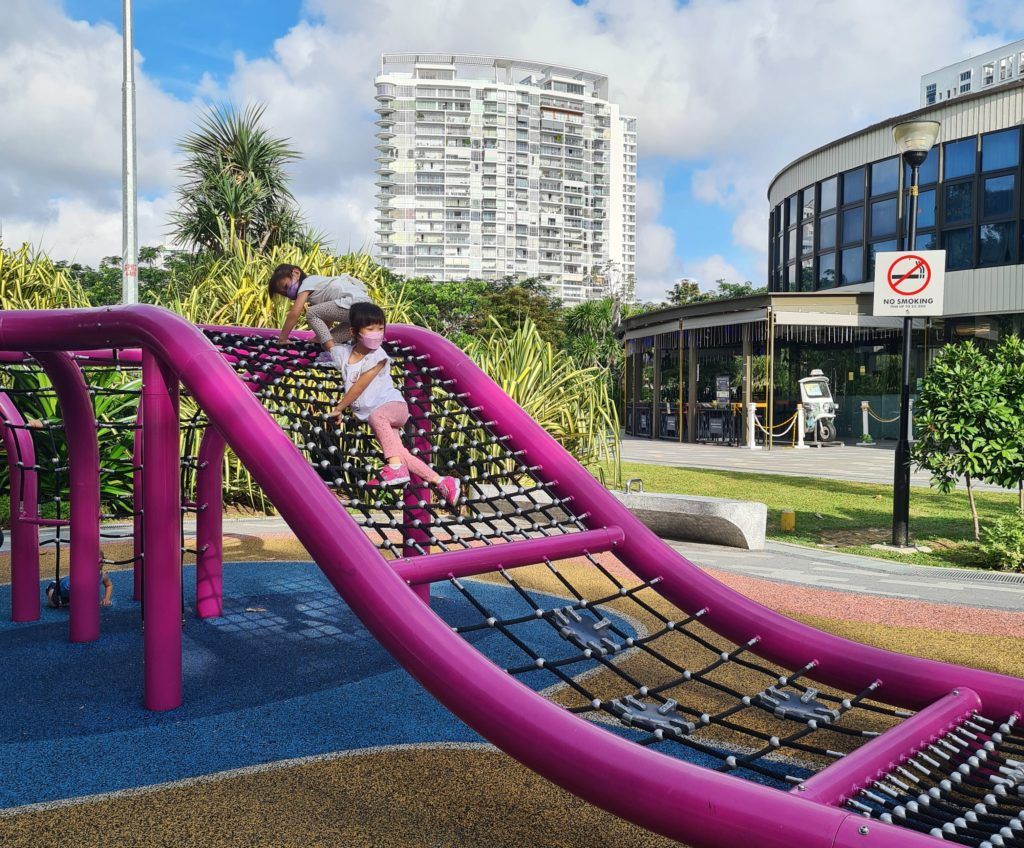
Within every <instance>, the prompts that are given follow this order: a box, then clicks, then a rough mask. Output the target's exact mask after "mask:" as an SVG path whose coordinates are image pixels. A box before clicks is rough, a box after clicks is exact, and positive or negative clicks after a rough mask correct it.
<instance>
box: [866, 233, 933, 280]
mask: <svg viewBox="0 0 1024 848" xmlns="http://www.w3.org/2000/svg"><path fill="white" fill-rule="evenodd" d="M896 249H897V246H896V239H888V240H887V241H875V242H872V243H871V244H870V245H869V246H868V279H869V280H873V279H875V257H876V256H877V255H878V254H879V253H885V252H887V251H892V250H896ZM918 249H920V247H919V248H918Z"/></svg>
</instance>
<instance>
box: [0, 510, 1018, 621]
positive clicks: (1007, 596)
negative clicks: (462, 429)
mask: <svg viewBox="0 0 1024 848" xmlns="http://www.w3.org/2000/svg"><path fill="white" fill-rule="evenodd" d="M103 532H104V534H107V533H110V534H111V535H113V534H117V535H118V536H121V537H123V538H131V525H130V524H105V525H104V526H103ZM290 532H291V531H290V530H289V529H288V525H287V524H285V522H284V520H283V519H281V518H276V517H253V518H226V519H224V533H225V535H230V534H240V535H250V536H261V535H273V534H278V533H290ZM194 533H195V522H194V521H190V522H188V523H187V524H186V526H185V534H186V536H188V537H191V536H193V535H194ZM40 536H41V537H43V538H47V537H51V536H52V530H50V529H49V528H45V530H44V531H41V532H40ZM668 544H669V545H671V546H672V547H673V548H675V549H676V550H677V551H679V552H680V553H681V554H683V556H685V557H686V558H687V559H689V560H690V561H691V562H693V563H695V564H697V565H699V566H701V567H702V568H711V569H717V570H719V571H729V572H733V573H735V574H743V575H746V576H748V577H757V578H761V579H763V580H770V581H772V582H776V583H789V584H792V585H795V586H809V587H814V588H819V589H830V590H833V591H839V592H849V593H851V594H853V595H873V596H881V597H888V598H905V599H908V600H917V601H930V602H933V603H939V604H951V605H957V606H966V607H982V608H989V609H997V610H1005V611H1024V574H1009V573H1000V572H987V571H972V570H970V569H961V568H935V567H931V566H913V565H904V564H902V563H900V562H897V561H895V560H883V559H873V558H871V557H864V556H856V555H853V554H844V553H839V552H837V551H833V550H828V549H819V548H808V547H804V546H803V545H792V544H787V543H785V542H768V543H767V546H766V548H765V550H763V551H746V550H741V549H739V548H727V547H719V546H717V545H702V544H698V543H696V542H671V541H670V542H668ZM2 550H4V551H8V550H10V541H9V540H6V541H5V543H4V545H3V548H2Z"/></svg>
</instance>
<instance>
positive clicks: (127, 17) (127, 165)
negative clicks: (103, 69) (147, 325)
mask: <svg viewBox="0 0 1024 848" xmlns="http://www.w3.org/2000/svg"><path fill="white" fill-rule="evenodd" d="M123 10H124V12H123V17H122V23H123V30H124V82H123V85H122V87H121V108H122V122H121V128H122V138H121V142H122V144H121V167H122V180H121V186H122V207H121V208H122V216H123V217H122V241H121V302H122V303H138V302H139V241H138V225H139V217H138V209H137V197H136V188H135V57H134V48H133V47H132V0H124V6H123Z"/></svg>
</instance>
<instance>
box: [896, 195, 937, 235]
mask: <svg viewBox="0 0 1024 848" xmlns="http://www.w3.org/2000/svg"><path fill="white" fill-rule="evenodd" d="M903 202H904V204H906V205H905V206H904V209H906V213H905V215H904V218H905V220H904V228H903V229H904V231H905V232H906V233H909V232H910V194H909V193H904V195H903ZM934 226H935V189H930V190H928V191H922V192H921V193H920V195H918V198H917V228H918V230H928V229H931V228H932V227H934Z"/></svg>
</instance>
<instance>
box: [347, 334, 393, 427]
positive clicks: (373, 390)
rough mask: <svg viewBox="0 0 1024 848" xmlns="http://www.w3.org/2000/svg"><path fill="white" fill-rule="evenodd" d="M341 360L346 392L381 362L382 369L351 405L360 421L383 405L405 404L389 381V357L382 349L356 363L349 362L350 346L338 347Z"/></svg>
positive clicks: (371, 352) (370, 353)
mask: <svg viewBox="0 0 1024 848" xmlns="http://www.w3.org/2000/svg"><path fill="white" fill-rule="evenodd" d="M340 348H341V352H342V358H341V361H342V362H343V363H345V365H344V368H343V369H342V376H343V377H344V378H345V391H346V392H347V391H348V390H349V389H351V388H352V386H353V385H354V384H355V382H356V380H358V379H359V378H360V377H361V376H362V375H363V374H365V373H366V372H367V371H369V370H370V369H371V368H373V367H374V366H375V365H377V364H379V363H381V362H383V363H384V367H383V368H381V369H380V371H379V372H378V374H377V376H376V377H374V378H373V379H372V380H371V381H370V385H368V386H367V387H366V388H365V389H364V390H363V393H362V394H361V395H359V397H358V398H356V400H355V402H354V403H353V404H352V412H353V414H354V415H355V416H356V418H358V419H359V420H360V421H365V420H366V419H367V418H369V417H370V415H371V414H372V413H373V411H374V410H375V409H377V408H378V407H380V406H383V405H384V404H385V403H393V402H395V401H398V402H400V403H404V402H405V398H404V397H402V393H401V392H400V391H398V389H397V388H395V384H394V383H393V382H392V380H391V357H390V356H388V355H387V353H385V351H384V348H382V347H379V348H377V349H376V350H372V351H370V352H369V353H368V354H366V356H364V357H363V358H362V359H360V360H359V361H358V362H349V358H350V357H351V356H352V345H350V344H347V345H340Z"/></svg>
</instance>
